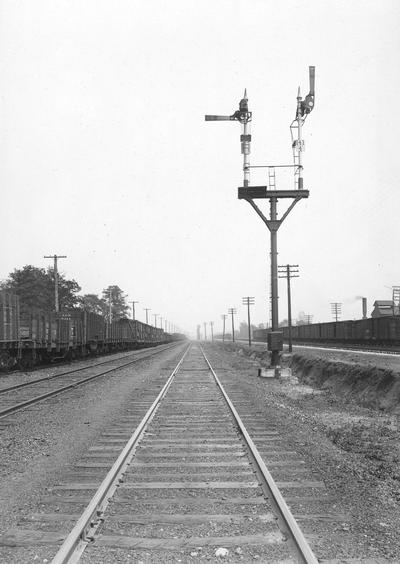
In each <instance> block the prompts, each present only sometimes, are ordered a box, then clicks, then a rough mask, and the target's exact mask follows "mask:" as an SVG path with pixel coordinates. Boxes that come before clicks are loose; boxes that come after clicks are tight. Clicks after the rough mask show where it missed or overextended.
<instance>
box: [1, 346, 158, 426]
mask: <svg viewBox="0 0 400 564" xmlns="http://www.w3.org/2000/svg"><path fill="white" fill-rule="evenodd" d="M164 350H165V349H163V350H162V351H156V352H153V354H150V355H146V356H145V357H143V356H142V357H140V358H135V359H134V360H131V361H130V362H126V363H125V364H120V365H119V366H115V367H114V368H110V369H109V370H105V371H104V372H100V374H94V375H92V376H88V377H87V378H84V379H83V380H79V381H77V382H72V383H71V384H68V385H67V386H63V387H62V388H57V389H56V390H52V391H50V392H46V393H45V394H42V395H40V396H36V397H34V398H31V399H30V400H26V401H23V402H21V403H18V404H16V405H12V406H11V407H7V409H3V410H2V411H0V419H3V418H4V417H8V416H9V415H11V414H12V413H16V412H18V411H21V410H22V409H25V408H26V407H29V406H30V405H34V404H36V403H39V402H41V401H44V400H46V399H48V398H50V397H52V396H56V395H58V394H61V393H63V392H66V391H67V390H70V389H72V388H77V387H78V386H82V385H83V384H87V383H88V382H90V381H91V380H95V379H96V378H100V377H101V376H105V375H106V374H109V373H110V372H115V371H116V370H120V369H121V368H126V367H127V366H130V365H131V364H135V363H136V362H139V360H142V358H149V357H151V356H155V355H156V354H159V353H160V352H163V351H164ZM115 362H116V361H115Z"/></svg>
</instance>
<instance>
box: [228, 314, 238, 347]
mask: <svg viewBox="0 0 400 564" xmlns="http://www.w3.org/2000/svg"><path fill="white" fill-rule="evenodd" d="M228 313H229V314H230V315H231V316H232V342H233V343H234V342H235V321H234V319H233V316H234V315H235V314H236V309H235V308H234V307H230V308H229V309H228Z"/></svg>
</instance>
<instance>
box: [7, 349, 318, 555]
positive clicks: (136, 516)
mask: <svg viewBox="0 0 400 564" xmlns="http://www.w3.org/2000/svg"><path fill="white" fill-rule="evenodd" d="M155 395H156V394H155V390H152V389H148V390H146V393H145V395H144V396H142V397H141V398H135V399H134V400H132V412H131V413H129V414H127V415H126V417H125V418H124V420H123V421H120V422H119V423H117V424H115V426H114V427H113V428H111V429H109V430H108V431H107V432H104V433H103V435H102V437H101V439H100V443H99V444H96V445H94V446H93V447H91V448H90V449H89V453H88V454H87V456H86V458H85V459H84V460H82V461H81V462H80V463H79V464H78V465H77V466H76V468H75V469H74V471H73V472H72V473H70V474H68V476H66V479H65V480H64V481H63V483H60V484H58V485H57V486H55V487H54V488H52V492H51V495H50V496H49V497H48V498H46V499H43V500H42V501H43V505H42V507H44V508H45V510H43V511H42V512H40V513H39V514H36V515H34V516H31V528H30V529H23V528H17V529H13V530H11V531H9V532H8V533H6V534H5V535H3V536H2V537H1V538H0V546H3V547H8V550H9V553H8V554H9V555H11V554H12V549H11V548H10V547H14V548H16V547H30V548H32V547H34V551H35V553H37V554H38V555H40V556H45V557H46V558H50V557H53V560H52V562H53V564H61V563H67V562H68V563H69V564H71V563H72V562H78V561H79V560H80V559H81V561H82V562H97V563H99V562H113V561H121V562H122V561H124V562H125V561H127V560H126V558H127V552H128V553H129V554H130V556H131V557H132V558H133V560H132V561H134V562H138V561H140V560H142V561H143V562H146V563H148V562H157V563H159V562H163V561H168V562H169V561H172V560H173V558H174V557H175V558H177V559H178V561H184V562H186V561H187V560H186V559H187V558H190V561H191V562H192V561H194V562H195V561H197V560H198V561H204V559H206V560H207V559H208V560H213V561H214V559H216V558H217V557H218V556H219V555H224V556H227V555H229V559H228V561H229V562H235V561H238V562H248V561H252V560H253V557H255V555H256V557H257V558H261V559H262V560H261V561H263V562H265V561H279V560H280V561H285V562H306V563H314V564H315V563H317V562H318V560H317V559H316V558H315V556H314V555H313V553H312V551H311V549H310V547H309V545H308V543H307V541H306V539H305V537H304V535H303V534H302V532H301V530H300V528H299V526H298V524H297V522H296V520H295V519H294V517H293V516H292V514H291V513H290V511H289V509H288V506H287V505H286V503H285V501H284V499H283V496H282V494H281V493H280V491H279V489H278V486H277V484H276V483H275V482H274V480H273V479H272V477H271V474H270V472H269V471H268V469H267V468H266V466H265V463H264V461H263V458H262V456H261V455H260V453H259V452H258V450H257V448H256V447H255V443H254V441H253V439H252V438H251V436H250V433H249V431H247V430H246V428H245V426H244V424H243V422H242V420H241V419H240V417H239V415H238V412H237V410H236V409H235V407H234V405H233V403H232V400H231V399H230V398H229V397H228V395H227V393H226V391H225V390H224V389H223V387H222V385H221V383H220V381H219V379H218V377H217V375H216V374H215V372H214V371H213V369H212V368H211V365H210V363H209V362H208V360H207V359H206V357H205V356H204V353H203V352H202V350H201V349H200V348H199V347H198V346H190V347H189V348H188V349H187V350H186V352H185V354H184V356H183V357H182V359H181V360H180V361H179V363H178V365H177V366H176V368H175V369H174V370H173V372H172V373H171V375H170V377H169V378H168V380H167V382H166V383H165V385H164V387H163V389H162V390H161V392H160V393H159V394H158V396H157V397H156V398H155V399H154V397H155ZM150 404H151V405H150ZM139 415H140V418H141V417H142V415H143V418H141V420H140V423H139V422H138V419H139ZM132 429H134V432H133V434H132ZM253 434H254V432H253ZM255 434H256V435H257V436H258V437H260V436H261V437H262V440H267V442H268V440H272V441H274V439H275V438H276V434H277V433H276V431H275V430H274V429H268V428H266V427H265V426H264V428H263V430H259V429H258V430H256V431H255ZM282 454H283V456H285V453H284V452H282ZM117 456H118V458H117V460H116V461H115V462H114V463H113V461H114V460H115V458H116V457H117ZM106 473H107V474H106ZM105 474H106V476H105ZM287 486H288V484H287V483H286V484H284V487H287ZM297 486H299V484H297ZM314 486H315V484H310V483H307V482H305V483H304V488H305V489H308V488H310V487H314ZM68 530H69V531H70V532H69V533H68V534H67V531H68ZM61 542H62V545H61V547H60V548H59V549H58V551H57V552H56V550H55V549H54V545H56V546H57V545H59V544H60V543H61ZM47 545H53V549H50V548H49V547H47ZM46 547H47V548H46ZM55 552H56V554H55ZM166 552H167V553H168V556H166V557H165V560H164V555H165V553H166ZM30 553H32V552H30ZM54 554H55V555H54ZM171 558H172V560H171Z"/></svg>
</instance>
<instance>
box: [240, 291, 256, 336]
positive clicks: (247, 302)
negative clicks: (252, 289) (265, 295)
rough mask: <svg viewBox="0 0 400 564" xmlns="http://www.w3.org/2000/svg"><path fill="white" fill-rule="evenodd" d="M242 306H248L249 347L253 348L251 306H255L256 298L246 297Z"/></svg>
mask: <svg viewBox="0 0 400 564" xmlns="http://www.w3.org/2000/svg"><path fill="white" fill-rule="evenodd" d="M242 304H243V305H247V326H248V330H249V331H248V333H249V347H251V326H250V306H251V305H254V298H251V297H250V296H246V297H245V298H242Z"/></svg>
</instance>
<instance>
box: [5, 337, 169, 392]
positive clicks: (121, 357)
mask: <svg viewBox="0 0 400 564" xmlns="http://www.w3.org/2000/svg"><path fill="white" fill-rule="evenodd" d="M161 346H163V345H161ZM171 346H173V345H171V344H168V345H164V348H163V349H161V350H157V351H156V353H157V352H161V351H165V350H168V349H169V348H171ZM147 351H148V348H146V349H140V350H136V351H135V352H132V351H131V352H130V353H128V354H126V355H124V356H120V357H119V358H111V359H108V360H104V361H103V362H96V363H95V364H89V365H88V366H82V367H81V368H74V369H73V370H67V371H66V372H59V373H58V374H53V375H52V376H43V378H37V379H36V380H29V381H28V382H23V383H22V384H15V385H14V386H9V387H8V388H0V395H1V394H5V393H6V392H11V391H12V390H18V389H20V388H25V387H27V386H33V385H35V384H38V383H40V382H44V381H46V380H53V379H55V378H59V377H61V376H68V374H74V373H75V372H82V371H83V370H89V369H90V368H96V367H97V366H103V365H104V364H111V363H112V362H117V361H118V360H122V359H126V358H130V357H131V356H138V353H139V354H140V353H141V352H147ZM150 356H151V355H150ZM144 358H146V357H144ZM81 360H85V359H81ZM138 360H140V359H138Z"/></svg>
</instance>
